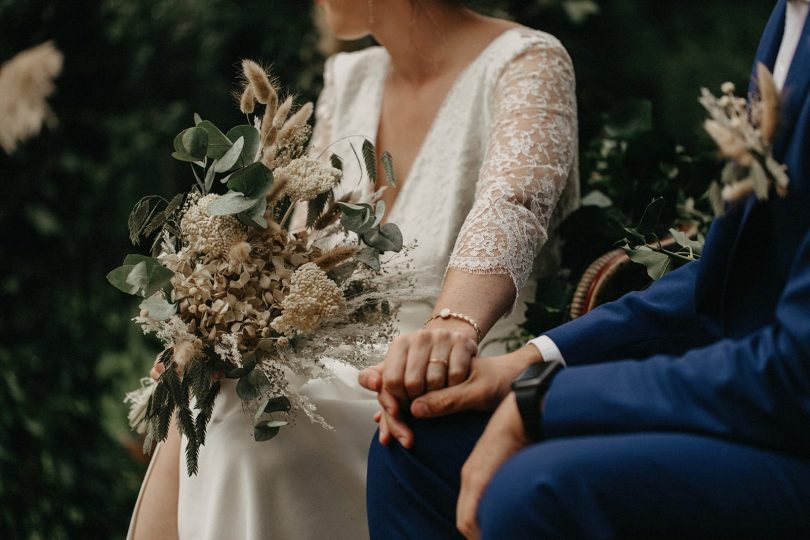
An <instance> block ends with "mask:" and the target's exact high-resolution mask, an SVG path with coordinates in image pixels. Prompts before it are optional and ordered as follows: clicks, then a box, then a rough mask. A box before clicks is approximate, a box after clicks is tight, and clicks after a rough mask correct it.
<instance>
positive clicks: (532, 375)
mask: <svg viewBox="0 0 810 540" xmlns="http://www.w3.org/2000/svg"><path fill="white" fill-rule="evenodd" d="M557 365H558V362H535V363H534V364H531V365H530V366H529V367H527V368H526V369H525V370H524V371H523V373H521V374H520V376H519V377H518V378H517V379H515V381H514V382H513V383H512V388H513V389H515V390H517V389H520V388H529V387H532V386H537V385H538V384H540V383H541V382H542V381H543V379H544V378H545V377H546V375H547V374H548V373H549V372H551V371H552V370H553V369H555V367H556V366H557Z"/></svg>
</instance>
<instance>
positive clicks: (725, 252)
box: [696, 0, 787, 321]
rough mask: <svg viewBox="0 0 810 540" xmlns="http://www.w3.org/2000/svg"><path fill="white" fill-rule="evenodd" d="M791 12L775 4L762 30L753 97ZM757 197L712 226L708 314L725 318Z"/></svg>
mask: <svg viewBox="0 0 810 540" xmlns="http://www.w3.org/2000/svg"><path fill="white" fill-rule="evenodd" d="M786 14H787V0H779V2H777V4H776V7H774V10H773V12H772V13H771V17H770V19H769V20H768V24H767V25H766V27H765V30H764V31H763V33H762V38H761V39H760V42H759V47H758V49H757V54H756V61H755V62H754V69H753V73H752V76H751V82H750V86H749V89H748V92H749V97H751V98H753V97H755V96H757V95H758V94H759V92H758V90H757V80H756V64H757V62H762V63H763V64H765V65H766V66H767V67H768V69H770V70H771V71H773V66H774V64H776V57H777V55H778V54H779V47H780V46H781V44H782V37H783V35H784V33H785V17H786ZM756 203H757V201H756V198H755V197H753V196H752V197H750V198H749V199H748V200H746V201H745V206H744V207H743V208H739V207H738V208H731V209H729V212H728V213H727V214H726V216H724V217H722V218H718V219H716V220H715V223H714V224H713V225H712V230H711V231H710V233H709V238H707V242H706V244H707V246H708V245H711V249H707V250H704V252H703V256H702V259H703V260H702V261H701V268H700V273H699V275H698V278H697V284H696V285H697V291H696V296H697V298H696V302H697V304H698V306H700V309H701V311H703V312H704V313H707V314H709V313H711V314H714V315H715V316H717V317H719V318H720V320H721V321H722V320H723V319H724V318H725V316H724V309H723V308H724V304H725V301H724V298H725V294H726V286H727V284H728V279H729V274H730V272H731V270H732V268H733V267H734V264H733V260H734V254H735V252H736V251H737V247H738V243H739V240H740V237H741V236H742V232H743V230H744V228H745V224H746V222H747V221H748V217H749V216H750V215H751V211H752V209H753V208H754V207H755V206H756Z"/></svg>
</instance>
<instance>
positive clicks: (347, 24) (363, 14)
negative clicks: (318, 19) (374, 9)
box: [316, 0, 371, 41]
mask: <svg viewBox="0 0 810 540" xmlns="http://www.w3.org/2000/svg"><path fill="white" fill-rule="evenodd" d="M316 1H317V3H318V6H319V7H320V8H321V9H323V10H324V15H325V19H326V25H327V26H328V27H329V31H330V32H331V33H332V35H333V36H335V37H336V38H338V39H341V40H344V41H353V40H356V39H361V38H364V37H366V36H368V35H369V34H371V31H370V29H369V28H368V14H367V11H366V9H367V8H365V6H366V5H367V4H366V3H365V2H358V0H316ZM361 8H362V9H361Z"/></svg>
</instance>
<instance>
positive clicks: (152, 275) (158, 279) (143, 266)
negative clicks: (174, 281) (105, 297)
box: [107, 255, 174, 297]
mask: <svg viewBox="0 0 810 540" xmlns="http://www.w3.org/2000/svg"><path fill="white" fill-rule="evenodd" d="M172 276H174V272H172V271H171V270H169V269H168V268H166V267H164V266H163V265H161V264H160V262H159V261H158V260H157V259H155V258H153V257H147V256H145V255H127V257H126V258H125V259H124V264H123V265H122V266H120V267H118V268H116V269H115V270H113V271H112V272H110V273H109V274H107V281H109V282H110V284H112V285H113V286H114V287H115V288H117V289H119V290H121V291H123V292H125V293H127V294H133V295H138V296H143V297H148V296H151V295H153V294H154V293H156V292H157V291H159V290H160V289H162V288H163V287H164V286H165V285H167V284H168V283H169V282H170V280H171V278H172Z"/></svg>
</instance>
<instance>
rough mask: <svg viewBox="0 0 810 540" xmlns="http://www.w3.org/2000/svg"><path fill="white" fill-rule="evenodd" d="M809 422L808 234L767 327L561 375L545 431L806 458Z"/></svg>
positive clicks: (554, 386)
mask: <svg viewBox="0 0 810 540" xmlns="http://www.w3.org/2000/svg"><path fill="white" fill-rule="evenodd" d="M752 301H755V299H752ZM628 332H629V333H632V331H631V330H628ZM808 420H810V233H808V234H806V235H805V237H804V239H803V241H802V243H801V247H800V249H799V250H798V252H797V255H796V257H795V259H794V263H793V267H792V270H791V274H790V277H789V279H788V282H787V285H786V286H785V289H784V291H783V293H782V296H781V297H780V299H779V303H778V304H777V308H776V314H775V319H774V322H773V323H772V324H770V325H769V326H766V327H763V328H761V329H760V330H758V331H756V332H754V333H752V334H750V335H748V336H746V337H744V338H741V339H736V340H732V339H724V340H720V341H717V342H715V343H713V344H711V345H708V346H705V347H702V348H698V349H693V350H690V351H689V352H687V353H685V354H682V355H658V356H654V357H652V358H649V359H647V360H645V361H619V362H612V363H609V364H600V365H592V366H581V367H574V368H570V369H567V370H565V371H563V372H562V373H560V374H559V376H558V377H557V378H556V379H555V380H554V382H553V383H552V386H551V389H550V390H549V393H548V397H547V399H546V407H545V413H544V420H543V428H544V431H545V432H546V434H547V435H548V436H550V437H563V436H574V435H581V434H588V433H616V432H639V431H686V432H693V433H700V434H706V435H711V436H719V437H723V438H728V439H732V440H737V441H741V442H745V443H748V444H754V445H761V446H767V447H770V448H780V449H785V450H801V451H806V450H807V449H808V448H810V430H809V429H808Z"/></svg>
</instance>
